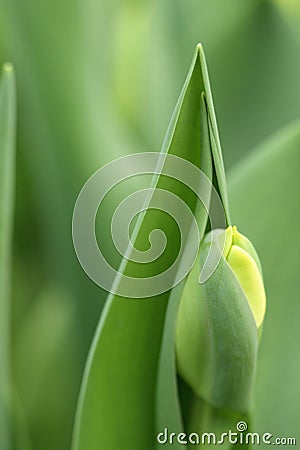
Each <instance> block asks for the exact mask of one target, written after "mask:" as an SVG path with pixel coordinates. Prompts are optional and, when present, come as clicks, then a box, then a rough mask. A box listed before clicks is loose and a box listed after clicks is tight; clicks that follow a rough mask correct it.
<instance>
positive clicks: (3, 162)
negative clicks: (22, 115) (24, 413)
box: [0, 64, 16, 450]
mask: <svg viewBox="0 0 300 450" xmlns="http://www.w3.org/2000/svg"><path fill="white" fill-rule="evenodd" d="M15 97H16V93H15V77H14V71H13V68H12V66H11V65H10V64H5V65H4V68H3V72H2V77H1V84H0V448H1V449H3V450H8V449H10V448H11V436H10V433H11V427H10V425H11V424H10V423H9V415H10V411H9V408H10V395H9V391H10V383H11V380H10V376H11V374H10V359H11V348H10V325H9V323H10V269H11V251H12V225H13V210H14V184H15V108H16V105H15V103H16V98H15Z"/></svg>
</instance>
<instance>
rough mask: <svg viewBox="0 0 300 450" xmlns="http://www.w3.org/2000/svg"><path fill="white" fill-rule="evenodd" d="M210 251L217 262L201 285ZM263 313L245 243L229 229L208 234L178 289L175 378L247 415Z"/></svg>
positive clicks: (253, 259)
mask: <svg viewBox="0 0 300 450" xmlns="http://www.w3.org/2000/svg"><path fill="white" fill-rule="evenodd" d="M211 249H213V250H214V249H215V254H218V252H219V255H220V258H219V262H218V265H217V267H216V269H215V270H214V271H213V273H212V274H211V276H210V277H209V278H207V279H206V281H205V282H203V283H201V282H199V273H200V271H201V267H203V265H204V263H205V261H207V258H208V257H209V252H210V250H211ZM265 310H266V295H265V290H264V284H263V279H262V273H261V265H260V262H259V258H258V256H257V253H256V251H255V249H254V247H253V245H252V244H251V242H250V241H249V239H247V238H246V237H245V236H243V235H242V234H240V233H239V232H238V231H237V228H236V227H231V226H230V227H228V228H227V229H226V230H214V231H212V232H210V233H208V234H207V235H206V237H205V238H204V240H203V242H202V244H201V246H200V251H199V259H198V261H197V263H196V264H195V266H194V267H193V269H192V271H191V272H190V274H189V275H188V277H187V280H186V283H185V286H184V289H183V293H182V297H181V300H180V304H179V309H178V314H177V323H176V339H175V344H176V358H177V370H178V373H179V375H180V376H181V377H182V378H183V380H184V381H185V382H186V383H187V384H188V385H189V386H190V388H191V389H192V390H193V391H194V393H195V394H196V395H197V396H198V397H201V398H203V399H205V400H206V401H208V402H209V403H211V404H212V405H213V406H215V407H217V408H224V409H227V410H231V411H240V412H247V411H249V408H250V403H251V392H252V387H253V381H254V375H255V368H256V358H257V343H258V332H259V329H260V328H261V325H262V323H263V319H264V315H265Z"/></svg>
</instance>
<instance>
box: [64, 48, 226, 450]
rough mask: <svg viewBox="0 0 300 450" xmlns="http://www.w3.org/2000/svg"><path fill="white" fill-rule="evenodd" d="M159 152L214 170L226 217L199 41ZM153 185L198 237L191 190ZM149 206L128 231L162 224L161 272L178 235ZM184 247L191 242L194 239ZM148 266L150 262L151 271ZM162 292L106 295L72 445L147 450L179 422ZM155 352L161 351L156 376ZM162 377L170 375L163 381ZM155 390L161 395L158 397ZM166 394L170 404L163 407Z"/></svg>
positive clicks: (165, 180) (173, 183)
mask: <svg viewBox="0 0 300 450" xmlns="http://www.w3.org/2000/svg"><path fill="white" fill-rule="evenodd" d="M212 142H213V144H212ZM212 146H213V150H212V148H211V147H212ZM162 152H163V153H169V154H172V155H176V156H180V157H182V158H185V159H187V160H188V161H190V162H192V163H194V164H195V165H196V166H197V167H199V168H201V170H202V171H203V172H204V173H205V174H206V175H207V176H208V177H209V178H210V179H211V180H212V176H213V172H214V174H215V177H216V180H217V187H218V189H219V192H220V195H221V197H222V200H223V203H224V206H225V211H226V213H227V218H228V217H229V213H228V208H227V206H226V205H227V199H226V195H227V194H226V185H225V179H224V176H223V174H224V169H223V164H222V157H221V150H220V146H219V140H218V134H217V129H216V121H215V115H214V111H213V104H212V98H211V92H210V88H209V82H208V75H207V70H206V65H205V60H204V54H203V50H202V48H201V46H198V47H197V49H196V52H195V56H194V59H193V62H192V65H191V68H190V71H189V74H188V77H187V79H186V82H185V84H184V87H183V90H182V93H181V95H180V97H179V100H178V102H177V105H176V108H175V111H174V113H173V116H172V119H171V123H170V125H169V128H168V131H167V135H166V138H165V140H164V143H163V147H162ZM212 161H213V163H212ZM153 186H155V188H159V189H165V190H168V191H170V192H172V193H174V194H176V195H178V196H179V197H180V198H182V199H183V200H184V201H185V203H187V204H188V205H189V206H190V208H191V209H192V211H194V212H195V211H197V220H198V226H199V231H200V236H203V233H204V231H205V227H206V221H207V214H206V211H205V210H204V208H203V205H200V206H199V205H198V204H197V199H196V197H195V196H194V194H193V193H191V192H190V191H188V190H186V187H185V186H183V184H182V183H180V182H178V181H177V180H174V179H171V178H169V177H165V176H162V175H160V176H159V177H158V179H154V180H153ZM154 195H155V192H154ZM148 206H149V208H148V210H147V211H146V212H145V213H144V214H143V215H142V216H141V217H139V219H138V221H137V224H136V227H135V230H134V231H133V234H132V236H134V237H136V238H135V239H134V243H135V246H136V247H139V246H142V245H143V243H145V242H147V240H148V235H149V232H150V231H151V230H153V229H156V228H162V229H163V228H166V230H167V233H166V234H167V236H168V241H169V242H171V245H170V247H171V250H169V253H167V260H163V259H161V258H159V259H158V268H159V269H160V271H161V269H163V270H165V268H164V267H163V264H164V263H167V264H168V265H170V263H171V262H172V261H173V260H174V258H175V257H176V255H177V250H178V248H177V243H178V234H177V232H176V228H174V224H172V223H171V222H170V221H168V220H167V218H166V216H165V215H164V214H163V212H159V214H157V211H156V212H154V211H152V210H151V201H150V204H149V205H148ZM227 220H229V219H227ZM187 225H188V224H187ZM189 245H191V246H193V245H194V242H191V243H190V244H189ZM185 251H187V252H188V249H185ZM121 268H123V273H125V274H128V273H130V274H131V275H132V274H133V275H134V276H143V275H144V271H142V270H141V267H140V266H137V265H135V264H134V263H128V264H125V263H124V262H123V265H121ZM155 270H157V268H156V269H155V268H154V267H150V276H151V275H152V274H153V273H155ZM148 276H149V274H148ZM181 288H182V286H181V285H179V286H178V287H177V288H175V289H174V290H173V291H172V293H173V292H177V293H178V294H179V293H180V290H181ZM171 295H172V294H171ZM176 295H177V294H176ZM169 296H170V292H166V293H164V294H161V295H159V296H156V297H151V298H148V299H143V300H140V299H138V300H135V299H125V298H120V297H118V296H114V295H110V296H109V298H108V300H107V303H106V307H105V309H104V311H103V314H102V316H101V318H100V321H99V325H98V327H97V331H96V334H95V338H94V341H93V344H92V347H91V351H90V354H89V357H88V361H87V365H86V370H85V374H84V379H83V383H82V389H81V394H80V399H79V404H78V410H77V418H76V423H75V429H74V442H73V449H74V450H96V449H98V448H99V445H100V443H101V446H102V447H103V448H106V449H107V450H115V449H116V448H118V447H119V446H120V442H121V443H122V449H124V450H127V449H128V450H129V449H130V450H140V449H141V448H143V449H145V450H150V449H153V448H154V447H155V442H156V432H157V430H158V429H159V427H160V426H161V425H162V424H163V423H164V424H168V423H172V425H174V427H175V428H176V429H177V428H179V429H181V428H182V424H181V420H180V411H179V404H178V397H177V391H176V368H175V360H174V349H173V345H172V343H173V342H174V341H173V336H174V324H175V323H174V313H175V314H176V302H174V309H173V306H172V307H171V306H170V310H169V312H168V316H169V318H167V320H166V326H165V331H164V336H163V329H164V325H165V313H166V307H167V303H168V300H169ZM170 305H171V302H170ZM162 339H163V346H162V350H161V342H162ZM160 354H161V355H163V356H161V359H160V366H159V374H158V379H157V369H158V360H159V355H160ZM165 358H166V359H165ZM164 361H165V362H166V364H167V368H164ZM167 380H170V383H169V385H168V386H167ZM157 382H158V385H157ZM169 386H170V390H169V389H167V388H168V387H169ZM164 387H165V388H166V389H165V388H164ZM156 389H157V390H158V392H160V393H161V395H159V396H158V397H156V396H155V392H156ZM155 399H157V401H158V403H157V405H155ZM166 399H168V400H167V401H168V404H169V405H170V407H169V408H165V407H164V402H165V401H166ZM173 406H174V409H173ZM156 416H157V420H155V417H156ZM175 448H176V447H175Z"/></svg>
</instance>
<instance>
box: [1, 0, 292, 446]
mask: <svg viewBox="0 0 300 450" xmlns="http://www.w3.org/2000/svg"><path fill="white" fill-rule="evenodd" d="M299 9H300V8H299V4H298V2H297V1H295V0H289V1H283V0H274V1H271V0H269V1H268V0H245V1H243V2H241V1H240V0H227V1H223V0H210V1H205V0H200V1H199V0H191V1H190V2H188V3H187V2H185V1H184V0H166V1H165V2H161V1H158V0H153V1H150V0H147V1H146V0H143V1H139V2H138V1H134V0H127V1H126V2H124V1H121V0H113V1H109V0H86V1H85V2H79V1H78V0H77V1H72V2H71V0H60V1H59V0H42V1H40V2H38V1H37V0H24V1H17V0H1V1H0V57H1V62H4V61H6V60H9V61H11V62H12V63H13V64H14V66H15V68H16V72H17V88H18V133H17V143H18V144H17V186H16V190H17V192H16V194H17V195H16V220H15V245H14V247H15V248H14V274H13V301H12V332H13V336H12V338H13V348H14V381H15V383H16V388H17V390H18V395H19V397H20V401H21V403H23V405H24V414H25V416H26V417H27V420H28V425H29V432H30V438H31V440H32V443H33V449H41V448H42V449H43V450H47V449H49V450H50V449H51V450H52V449H53V448H68V445H69V442H70V430H71V426H72V422H73V413H74V408H75V402H76V396H77V391H78V389H79V384H80V379H81V375H82V370H83V365H84V361H85V358H86V354H87V349H88V346H89V344H90V341H91V337H92V334H93V332H94V328H95V324H96V322H97V319H98V316H99V312H100V310H101V307H102V305H103V302H104V300H105V298H106V293H104V292H101V291H100V290H99V288H97V287H96V286H94V285H93V283H92V282H91V281H90V280H89V279H88V278H87V277H86V275H85V274H84V272H83V271H82V269H81V268H80V266H79V264H78V262H77V260H76V257H75V253H74V251H73V247H72V240H71V217H72V210H73V206H74V203H75V199H76V196H77V194H78V192H79V190H80V188H81V187H82V184H83V183H84V181H85V180H86V179H87V177H88V176H89V175H90V174H91V173H93V172H94V171H95V170H96V169H97V168H98V167H100V166H101V165H102V164H104V163H106V162H108V161H110V160H112V159H113V158H115V157H117V156H120V155H123V154H128V153H132V152H135V151H144V150H152V151H153V150H158V149H159V148H160V144H161V141H162V137H163V134H164V130H165V129H166V126H167V123H168V120H169V117H170V115H171V111H172V110H173V107H174V104H175V100H176V98H177V95H178V92H179V90H180V88H181V85H182V83H183V80H184V76H185V73H186V69H187V67H188V64H189V61H190V58H191V54H192V51H193V48H194V46H195V44H196V43H197V42H199V41H200V42H202V43H203V44H204V47H205V49H206V54H207V58H208V64H209V69H210V76H211V81H212V86H213V94H214V99H215V106H216V111H217V117H218V122H219V128H220V134H221V140H222V143H223V152H224V158H225V165H226V166H227V167H228V168H231V167H233V166H234V165H235V163H236V162H238V161H239V160H240V159H241V158H242V157H243V156H244V155H246V154H248V153H249V152H250V151H251V149H252V147H253V146H255V145H257V144H258V143H259V142H260V141H261V140H262V139H263V138H265V137H266V136H268V135H269V134H271V133H272V132H274V131H275V130H277V129H278V128H279V127H281V126H282V125H285V124H286V123H288V122H289V121H291V120H293V119H295V118H297V117H299V116H300V91H299V79H300V59H299V51H300V31H299V30H300V27H299V20H300V17H299ZM249 176H250V175H249ZM237 219H238V220H239V221H241V231H244V232H246V233H248V234H249V236H251V237H252V235H253V237H254V238H255V239H253V240H254V242H255V243H256V242H257V243H258V244H257V245H258V248H259V250H260V253H261V254H263V252H264V251H265V249H264V248H263V247H261V248H260V245H261V244H260V242H261V241H260V240H259V238H258V236H257V235H255V236H254V234H253V229H252V228H251V229H250V226H248V227H247V226H245V221H244V219H243V216H242V214H241V216H238V215H237ZM253 227H254V224H253ZM267 277H269V279H272V278H271V277H272V275H271V272H270V275H267ZM45 292H46V293H45ZM291 292H292V291H291ZM61 298H62V299H63V300H61V305H60V299H61ZM59 308H62V311H61V312H59ZM68 310H69V312H68ZM59 317H60V320H62V323H63V322H64V320H66V325H62V324H61V327H62V328H66V329H64V332H62V334H61V335H60V332H59V330H57V331H56V330H55V329H54V330H53V333H51V330H50V329H49V328H48V327H50V324H54V323H55V322H56V320H58V318H59ZM270 320H271V319H270ZM48 321H49V323H48ZM43 323H44V324H45V327H43V326H42V327H41V324H43ZM266 328H267V326H266ZM56 333H57V334H56ZM270 333H271V331H270ZM266 340H267V339H266ZM33 342H38V349H35V347H34V346H33ZM62 342H64V343H63V344H62ZM62 345H63V346H64V349H62V348H61V346H62ZM55 348H59V351H58V350H57V351H56V350H55ZM274 348H275V347H274ZM274 351H276V350H274ZM65 352H66V353H65ZM29 353H31V354H30V357H29V356H28V360H27V355H29ZM66 354H67V355H68V357H67V358H66V357H65V355H66ZM275 359H276V358H275ZM269 360H270V356H269V358H268V357H267V356H266V361H269ZM28 361H30V366H31V367H32V368H35V369H32V370H30V366H29V363H28ZM47 364H49V369H45V365H46V366H47ZM265 364H267V363H265ZM270 364H271V363H270ZM26 366H28V367H26ZM268 367H269V366H268ZM270 367H272V365H270ZM25 369H26V370H25ZM33 370H35V374H34V376H33ZM48 370H49V374H48V375H47V376H46V375H45V372H47V371H48ZM268 370H271V369H268ZM268 370H267V369H266V373H269V372H268ZM270 376H271V375H270ZM49 377H50V378H49ZM260 377H263V375H262V374H259V378H260ZM50 379H51V380H52V382H51V381H49V380H50ZM49 384H50V386H49ZM259 386H262V384H258V389H261V388H259ZM37 389H38V394H37ZM62 392H67V393H68V394H67V395H66V396H65V398H64V401H65V402H66V405H65V407H64V408H62V407H58V405H60V402H61V397H62ZM72 393H73V394H72ZM37 397H38V398H37ZM281 403H282V402H281ZM48 405H56V406H55V407H52V406H51V407H50V406H48ZM261 411H263V408H262V409H261ZM285 417H286V416H285ZM41 423H43V427H45V428H44V429H43V431H42V430H41Z"/></svg>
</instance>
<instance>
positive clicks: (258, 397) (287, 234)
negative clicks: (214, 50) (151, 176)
mask: <svg viewBox="0 0 300 450" xmlns="http://www.w3.org/2000/svg"><path fill="white" fill-rule="evenodd" d="M299 171H300V124H299V122H297V123H295V124H293V125H291V126H289V127H287V128H286V129H284V130H282V131H280V132H278V133H276V134H275V135H274V136H273V137H272V138H271V139H269V140H268V141H266V142H265V143H263V144H262V145H261V146H260V147H259V148H257V150H256V151H255V152H254V153H253V154H251V155H249V157H247V158H245V159H244V160H243V161H242V162H241V163H240V164H239V165H237V166H236V168H235V169H234V170H233V171H232V173H231V174H230V176H229V193H230V205H231V210H232V216H233V219H234V221H235V223H236V224H238V226H239V228H240V229H241V230H242V231H243V232H245V233H247V235H248V236H249V237H250V238H251V240H252V241H253V242H254V244H255V246H256V248H257V250H258V252H259V254H260V257H261V263H262V269H263V272H264V278H265V282H266V290H267V298H268V306H267V314H266V319H265V323H264V329H263V339H262V341H261V346H260V351H259V359H258V369H257V380H256V388H255V408H254V426H253V428H254V429H255V431H258V432H270V433H272V434H273V435H274V436H277V437H278V436H291V437H297V436H296V434H297V433H298V432H299V420H300V408H299V396H300V387H299V379H300V363H299V356H298V355H299V349H298V347H299V345H298V344H299V341H300V328H299V317H300V305H299V298H300V290H299V282H298V279H299V267H300V254H299V250H298V249H299V241H298V226H299V221H300V202H299V196H300V185H299ZM245 205H246V207H245Z"/></svg>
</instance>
